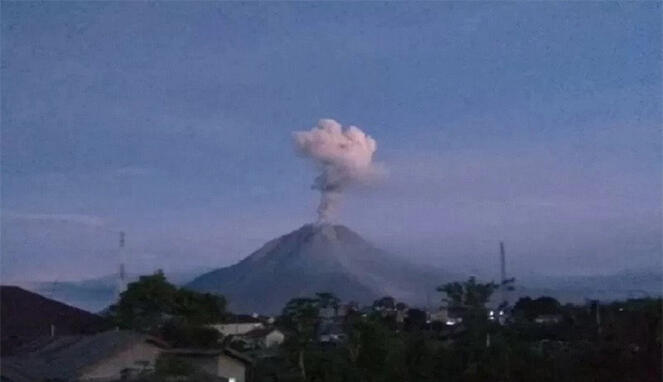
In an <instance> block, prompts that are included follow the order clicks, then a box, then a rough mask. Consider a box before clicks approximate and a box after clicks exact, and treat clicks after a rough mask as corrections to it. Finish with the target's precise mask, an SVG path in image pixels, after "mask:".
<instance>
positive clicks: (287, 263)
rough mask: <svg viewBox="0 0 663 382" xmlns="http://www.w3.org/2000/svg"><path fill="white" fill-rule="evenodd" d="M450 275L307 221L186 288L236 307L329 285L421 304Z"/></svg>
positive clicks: (270, 303)
mask: <svg viewBox="0 0 663 382" xmlns="http://www.w3.org/2000/svg"><path fill="white" fill-rule="evenodd" d="M449 279H450V275H449V274H447V273H445V272H442V271H439V270H434V269H427V268H424V267H419V266H415V265H413V264H410V263H408V262H407V261H405V260H402V259H399V258H397V257H393V256H391V255H389V254H387V253H385V252H383V251H381V250H379V249H377V248H375V247H373V246H372V245H371V244H369V243H368V242H366V241H365V240H364V239H363V238H361V236H359V235H358V234H356V233H355V232H353V231H351V230H350V229H348V228H347V227H344V226H341V225H330V224H321V225H313V224H307V225H304V226H303V227H301V228H300V229H298V230H296V231H293V232H291V233H289V234H287V235H284V236H281V237H279V238H277V239H274V240H272V241H270V242H268V243H266V244H265V245H264V246H263V247H262V248H260V249H258V250H257V251H256V252H254V253H253V254H251V255H250V256H248V257H246V258H245V259H244V260H242V261H240V262H239V263H237V264H235V265H232V266H229V267H226V268H221V269H217V270H214V271H212V272H209V273H206V274H204V275H201V276H200V277H198V278H196V279H195V280H193V281H192V282H191V283H189V284H188V285H187V287H188V288H191V289H194V290H198V291H205V292H216V293H221V294H223V295H225V296H226V297H227V298H228V300H229V302H230V308H231V309H233V310H234V311H240V312H261V313H276V312H278V311H280V310H281V308H283V306H284V305H285V303H286V302H287V301H288V300H289V299H290V298H293V297H300V296H311V295H313V294H314V293H316V292H322V291H329V292H333V293H335V294H336V295H337V296H338V297H340V298H341V299H342V300H344V301H349V300H354V301H357V302H361V303H368V302H371V301H373V300H374V299H376V298H378V297H382V296H385V295H391V296H393V297H396V298H397V299H400V300H403V301H406V302H409V303H412V304H424V303H426V300H427V297H428V296H429V295H430V296H433V293H434V289H435V287H436V286H437V285H440V284H441V283H443V282H445V281H448V280H449Z"/></svg>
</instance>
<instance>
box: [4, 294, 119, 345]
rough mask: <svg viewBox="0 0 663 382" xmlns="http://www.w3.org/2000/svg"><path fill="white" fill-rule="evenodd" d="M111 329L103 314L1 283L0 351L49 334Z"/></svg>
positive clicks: (59, 334) (57, 334)
mask: <svg viewBox="0 0 663 382" xmlns="http://www.w3.org/2000/svg"><path fill="white" fill-rule="evenodd" d="M108 329H111V325H110V323H109V322H108V321H107V320H105V319H104V318H103V317H101V316H98V315H96V314H92V313H90V312H86V311H84V310H82V309H78V308H74V307H73V306H69V305H67V304H63V303H61V302H59V301H55V300H51V299H49V298H46V297H44V296H41V295H39V294H37V293H33V292H30V291H27V290H25V289H22V288H19V287H17V286H0V333H1V336H2V339H1V340H0V344H1V349H0V352H1V354H2V355H3V356H7V355H11V354H13V353H14V351H15V350H16V349H17V348H20V347H21V346H23V345H25V344H27V343H30V342H31V341H33V340H35V339H37V338H40V337H47V336H63V335H80V334H94V333H99V332H102V331H104V330H108Z"/></svg>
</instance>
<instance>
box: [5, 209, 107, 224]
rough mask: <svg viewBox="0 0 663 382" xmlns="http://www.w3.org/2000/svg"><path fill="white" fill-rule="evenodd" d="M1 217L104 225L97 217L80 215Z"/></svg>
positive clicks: (14, 214) (15, 214) (30, 214)
mask: <svg viewBox="0 0 663 382" xmlns="http://www.w3.org/2000/svg"><path fill="white" fill-rule="evenodd" d="M3 217H4V218H8V219H16V220H23V221H37V222H47V223H48V222H59V223H69V224H79V225H84V226H88V227H102V226H104V225H105V221H104V219H102V218H100V217H98V216H92V215H82V214H36V213H15V212H6V213H4V214H3Z"/></svg>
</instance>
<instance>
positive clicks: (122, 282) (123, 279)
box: [117, 231, 127, 299]
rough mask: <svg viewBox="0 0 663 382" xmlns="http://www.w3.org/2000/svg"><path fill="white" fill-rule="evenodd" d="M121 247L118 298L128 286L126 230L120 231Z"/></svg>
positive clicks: (119, 249)
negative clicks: (125, 261)
mask: <svg viewBox="0 0 663 382" xmlns="http://www.w3.org/2000/svg"><path fill="white" fill-rule="evenodd" d="M119 236H120V237H119V247H118V258H119V260H120V270H119V273H118V280H117V298H118V299H119V297H120V294H121V293H122V292H124V289H125V287H126V285H127V284H126V277H127V276H126V270H125V267H124V244H125V241H126V235H125V234H124V231H120V233H119Z"/></svg>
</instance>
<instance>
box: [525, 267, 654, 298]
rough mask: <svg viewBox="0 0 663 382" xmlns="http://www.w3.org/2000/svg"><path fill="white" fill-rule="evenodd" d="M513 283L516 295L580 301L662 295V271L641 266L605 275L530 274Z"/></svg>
mask: <svg viewBox="0 0 663 382" xmlns="http://www.w3.org/2000/svg"><path fill="white" fill-rule="evenodd" d="M516 285H517V288H516V292H515V294H516V295H529V296H532V297H534V296H540V295H546V296H552V297H555V298H556V299H558V300H560V301H562V302H571V303H583V302H585V300H587V299H597V300H602V301H611V300H626V299H629V298H640V297H660V296H661V295H663V272H661V270H660V269H640V270H628V271H622V272H616V273H612V274H606V275H569V276H541V275H530V276H529V277H528V278H524V279H523V280H520V281H518V280H516Z"/></svg>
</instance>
